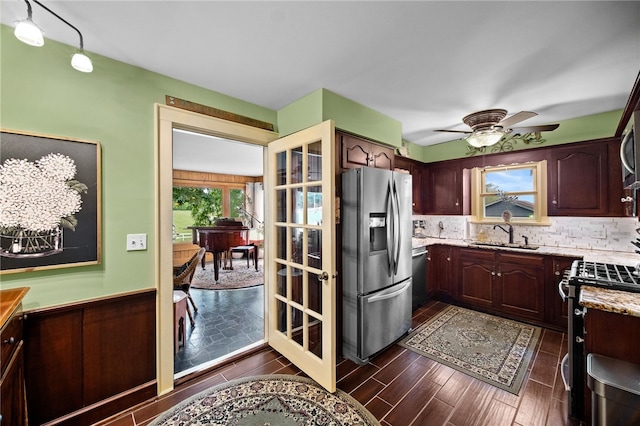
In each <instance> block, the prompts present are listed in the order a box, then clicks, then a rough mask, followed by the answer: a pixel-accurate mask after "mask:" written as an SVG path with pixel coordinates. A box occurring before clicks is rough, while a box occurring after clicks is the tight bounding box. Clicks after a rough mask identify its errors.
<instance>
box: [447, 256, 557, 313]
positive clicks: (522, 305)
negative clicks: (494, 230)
mask: <svg viewBox="0 0 640 426" xmlns="http://www.w3.org/2000/svg"><path fill="white" fill-rule="evenodd" d="M459 259H460V294H459V298H458V300H459V301H460V302H461V303H463V304H465V305H468V306H469V307H473V308H479V309H481V310H486V311H489V312H495V313H499V314H504V315H506V316H509V317H513V318H515V319H524V320H531V321H535V322H540V323H542V322H543V321H544V317H545V308H544V299H545V291H544V290H545V279H544V256H539V255H528V254H524V253H522V254H520V253H506V252H501V251H495V250H482V249H466V248H463V249H460V252H459Z"/></svg>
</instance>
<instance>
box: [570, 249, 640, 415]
mask: <svg viewBox="0 0 640 426" xmlns="http://www.w3.org/2000/svg"><path fill="white" fill-rule="evenodd" d="M639 272H640V271H637V270H636V268H634V267H633V266H624V265H613V264H608V263H598V262H585V261H582V260H576V261H574V262H573V264H572V265H571V269H570V270H567V271H565V274H564V276H563V279H562V281H560V283H559V284H558V292H559V293H560V296H561V297H562V299H563V300H564V301H566V302H567V303H568V305H567V308H568V311H567V312H568V316H569V326H568V341H569V348H568V351H569V352H568V353H567V355H565V357H564V359H563V360H562V369H561V371H562V379H563V381H564V384H565V388H566V390H567V392H568V395H569V403H568V410H569V413H568V414H569V417H572V418H575V419H578V420H584V414H585V413H584V387H585V383H586V381H585V373H586V371H585V370H586V368H585V357H586V354H585V353H584V335H585V330H584V315H585V313H586V310H585V309H582V308H581V307H580V305H579V303H578V302H579V299H580V288H581V287H582V286H585V285H586V286H592V287H600V288H607V289H610V290H621V291H630V292H635V293H640V273H639Z"/></svg>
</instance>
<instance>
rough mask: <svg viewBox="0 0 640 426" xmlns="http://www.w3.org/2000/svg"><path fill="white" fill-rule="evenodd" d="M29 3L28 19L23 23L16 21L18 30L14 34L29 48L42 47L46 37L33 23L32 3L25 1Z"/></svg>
mask: <svg viewBox="0 0 640 426" xmlns="http://www.w3.org/2000/svg"><path fill="white" fill-rule="evenodd" d="M24 1H25V3H27V19H23V20H22V21H16V22H15V24H16V29H15V30H14V31H13V34H14V35H15V36H16V38H17V39H18V40H20V41H21V42H23V43H26V44H28V45H29V46H36V47H40V46H42V45H44V37H43V36H42V30H41V29H40V27H38V26H37V25H36V24H34V23H33V20H32V15H33V12H32V10H31V3H29V2H28V1H27V0H24Z"/></svg>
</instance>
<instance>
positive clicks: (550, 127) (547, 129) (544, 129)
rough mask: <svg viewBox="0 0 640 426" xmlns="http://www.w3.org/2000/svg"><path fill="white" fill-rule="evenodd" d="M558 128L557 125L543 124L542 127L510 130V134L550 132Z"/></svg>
mask: <svg viewBox="0 0 640 426" xmlns="http://www.w3.org/2000/svg"><path fill="white" fill-rule="evenodd" d="M558 127H560V125H559V124H545V125H542V126H529V127H517V128H514V129H511V133H520V134H522V133H536V132H550V131H552V130H555V129H557V128H558Z"/></svg>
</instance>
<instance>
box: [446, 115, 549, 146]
mask: <svg viewBox="0 0 640 426" xmlns="http://www.w3.org/2000/svg"><path fill="white" fill-rule="evenodd" d="M536 115H538V114H537V113H535V112H531V111H520V112H518V113H516V114H513V115H512V116H510V117H508V118H505V117H506V116H507V110H506V109H486V110H483V111H478V112H474V113H471V114H469V115H467V116H466V117H464V118H463V119H462V122H463V123H465V124H466V125H467V126H469V127H471V131H468V130H466V131H465V130H436V132H452V133H464V134H468V135H469V136H468V137H467V142H469V145H471V146H474V147H476V148H482V147H484V146H491V145H493V144H496V143H498V142H499V141H500V139H502V137H503V136H504V135H507V134H509V133H520V134H522V133H539V132H550V131H552V130H555V129H557V128H558V127H559V126H560V125H559V124H546V125H542V126H528V127H517V128H515V127H511V126H513V125H514V124H517V123H520V122H521V121H524V120H527V119H529V118H532V117H535V116H536Z"/></svg>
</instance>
